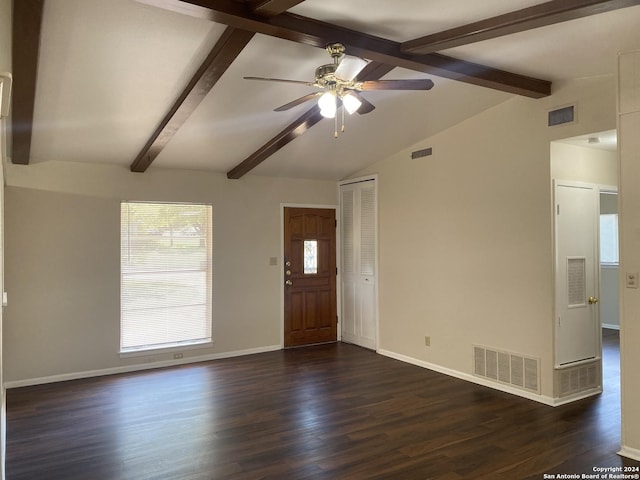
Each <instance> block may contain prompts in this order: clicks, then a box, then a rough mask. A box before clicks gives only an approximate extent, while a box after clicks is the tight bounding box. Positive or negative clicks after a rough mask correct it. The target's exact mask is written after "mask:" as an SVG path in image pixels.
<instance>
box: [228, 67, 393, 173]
mask: <svg viewBox="0 0 640 480" xmlns="http://www.w3.org/2000/svg"><path fill="white" fill-rule="evenodd" d="M393 69H394V67H393V66H391V65H384V64H381V63H377V62H371V63H369V64H368V65H367V66H366V67H365V68H364V69H363V70H362V71H361V72H360V74H359V75H358V80H361V81H364V80H378V79H380V78H382V77H383V76H384V75H386V74H387V73H389V72H390V71H391V70H393ZM322 118H323V117H322V115H321V114H320V108H319V107H318V104H317V103H316V104H315V105H314V106H313V107H312V108H310V109H309V110H308V111H306V112H305V113H304V114H302V115H301V116H300V117H298V118H297V119H296V120H295V121H293V122H292V123H290V124H289V125H287V126H286V127H285V128H284V130H282V131H281V132H280V133H278V134H277V135H276V136H274V137H273V138H271V139H270V140H269V141H268V142H267V143H265V144H264V145H262V146H261V147H260V148H259V149H258V150H256V151H255V152H253V153H252V154H251V155H249V156H248V157H247V158H246V159H244V160H243V161H242V162H240V163H239V164H238V165H236V166H235V167H234V168H232V169H231V170H229V171H228V172H227V178H229V179H232V180H237V179H239V178H241V177H243V176H244V175H246V174H247V173H249V172H250V171H251V170H253V169H254V168H256V167H257V166H258V165H260V164H261V163H262V162H264V161H265V160H266V159H267V158H269V157H270V156H271V155H273V154H274V153H276V152H277V151H278V150H280V149H281V148H282V147H284V146H285V145H287V144H288V143H291V142H292V141H294V140H295V139H296V138H298V137H299V136H300V135H302V134H303V133H305V132H306V131H307V130H309V129H310V128H311V127H313V126H314V125H315V124H316V123H318V122H319V121H320V120H322Z"/></svg>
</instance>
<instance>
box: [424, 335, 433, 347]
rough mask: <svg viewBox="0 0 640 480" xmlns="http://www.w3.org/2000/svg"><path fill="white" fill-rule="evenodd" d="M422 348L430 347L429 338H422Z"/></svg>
mask: <svg viewBox="0 0 640 480" xmlns="http://www.w3.org/2000/svg"><path fill="white" fill-rule="evenodd" d="M424 346H425V347H430V346H431V337H426V336H425V337H424Z"/></svg>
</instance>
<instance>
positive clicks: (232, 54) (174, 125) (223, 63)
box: [130, 27, 255, 172]
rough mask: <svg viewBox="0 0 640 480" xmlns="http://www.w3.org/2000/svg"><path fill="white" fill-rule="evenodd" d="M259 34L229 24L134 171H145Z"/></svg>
mask: <svg viewBox="0 0 640 480" xmlns="http://www.w3.org/2000/svg"><path fill="white" fill-rule="evenodd" d="M254 35H255V34H254V33H253V32H247V31H246V30H238V29H235V28H231V27H228V28H227V29H226V30H225V31H224V32H223V34H222V36H221V37H220V39H219V40H218V41H217V42H216V44H215V45H214V47H213V49H212V50H211V52H210V53H209V55H208V56H207V58H206V59H205V61H204V62H203V63H202V65H201V66H200V68H199V69H198V71H197V72H196V73H195V74H194V75H193V77H192V78H191V80H190V81H189V83H188V84H187V86H186V87H185V89H184V90H183V91H182V93H181V94H180V96H179V97H178V98H177V99H176V101H175V102H174V103H173V105H172V106H171V108H170V109H169V111H168V112H167V114H166V115H165V116H164V118H163V119H162V121H161V122H160V124H159V125H158V127H157V128H156V129H155V130H154V132H153V134H152V135H151V137H150V138H149V140H148V141H147V143H146V144H145V146H144V147H143V149H142V150H141V151H140V153H139V154H138V156H137V157H136V159H135V160H134V161H133V163H132V164H131V167H130V168H131V171H132V172H144V171H146V169H147V168H149V165H151V163H152V162H153V161H154V160H155V159H156V157H157V156H158V155H159V154H160V152H162V150H163V149H164V147H165V146H166V145H167V144H168V143H169V140H171V138H173V136H174V135H175V134H176V132H177V131H178V130H179V129H180V127H182V125H184V123H185V122H186V121H187V119H188V118H189V116H191V114H192V113H193V111H194V110H195V109H196V108H197V107H198V105H200V103H201V102H202V100H204V98H205V97H206V96H207V94H208V93H209V92H210V91H211V89H212V88H213V86H214V85H215V84H216V83H217V82H218V80H219V79H220V77H222V74H223V73H224V72H225V71H226V70H227V68H229V66H230V65H231V64H232V63H233V61H234V60H235V59H236V57H237V56H238V55H239V54H240V52H241V51H242V49H243V48H244V47H245V46H246V45H247V43H249V41H250V40H251V39H252V38H253V36H254Z"/></svg>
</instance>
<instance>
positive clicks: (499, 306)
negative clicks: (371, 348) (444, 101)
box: [357, 78, 615, 398]
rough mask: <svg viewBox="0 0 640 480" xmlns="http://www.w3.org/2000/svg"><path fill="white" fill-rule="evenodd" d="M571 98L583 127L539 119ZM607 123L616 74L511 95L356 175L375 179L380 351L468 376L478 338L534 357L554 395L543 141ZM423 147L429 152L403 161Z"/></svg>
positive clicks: (610, 123) (546, 393) (611, 118)
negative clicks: (542, 94) (540, 95)
mask: <svg viewBox="0 0 640 480" xmlns="http://www.w3.org/2000/svg"><path fill="white" fill-rule="evenodd" d="M573 102H578V105H579V113H578V114H579V117H580V123H579V124H572V125H567V126H562V127H553V128H548V127H547V126H546V124H547V111H548V110H549V109H552V108H553V107H556V106H560V105H566V104H568V103H573ZM611 128H615V83H614V80H613V78H600V79H598V80H584V81H579V82H575V83H572V84H566V85H560V86H558V87H557V89H556V91H555V93H554V95H553V96H551V97H550V98H547V99H543V100H538V101H535V100H529V99H524V98H513V99H512V100H510V101H508V102H505V103H503V104H501V105H498V106H496V107H494V108H491V109H489V110H487V111H485V112H483V113H481V114H480V115H477V116H476V117H474V118H471V119H469V120H467V121H465V122H463V123H461V124H459V125H457V126H454V127H452V128H450V129H449V130H447V131H444V132H441V133H439V134H437V135H435V136H433V137H431V138H427V139H425V140H424V141H423V142H420V143H419V144H416V145H414V146H413V147H411V148H408V149H406V150H404V151H402V152H399V153H398V154H397V155H394V156H393V157H390V158H388V159H386V160H384V161H381V162H378V163H376V164H375V165H373V166H371V167H370V168H368V169H366V170H364V171H361V172H358V173H357V175H363V174H368V173H378V175H379V177H378V178H379V202H380V203H379V217H380V218H379V225H380V227H379V228H380V233H379V236H380V280H379V285H380V299H379V302H380V348H381V349H382V350H387V351H390V352H393V353H395V354H398V355H402V356H405V357H409V358H411V359H414V360H417V361H419V362H424V363H426V364H431V365H436V366H438V367H441V368H442V369H448V370H451V371H454V372H459V373H462V374H467V375H468V374H471V373H472V358H473V357H472V345H474V344H477V345H485V346H489V347H493V348H496V349H500V350H507V351H511V352H515V353H520V354H524V355H528V356H533V357H539V358H540V359H541V361H542V374H541V377H542V396H543V397H547V398H549V397H552V396H553V376H552V371H553V259H552V215H551V212H552V207H551V172H550V153H549V151H550V148H549V143H550V141H551V140H556V139H559V138H567V137H571V136H577V135H579V134H581V133H587V132H593V131H602V130H607V129H611ZM425 147H432V148H433V156H431V157H426V158H421V159H418V160H412V159H411V156H410V152H411V151H412V150H418V149H420V148H425ZM425 335H429V336H430V337H431V346H430V347H425V343H424V336H425Z"/></svg>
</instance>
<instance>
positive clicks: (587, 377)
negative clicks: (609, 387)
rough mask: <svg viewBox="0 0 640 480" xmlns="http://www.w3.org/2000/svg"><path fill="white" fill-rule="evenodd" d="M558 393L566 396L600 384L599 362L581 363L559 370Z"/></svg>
mask: <svg viewBox="0 0 640 480" xmlns="http://www.w3.org/2000/svg"><path fill="white" fill-rule="evenodd" d="M557 376H558V394H559V396H560V397H566V396H567V395H572V394H574V393H579V392H584V391H585V390H591V389H594V388H598V387H599V386H600V371H599V364H598V363H590V364H587V365H579V366H577V367H572V368H564V369H562V370H558V373H557Z"/></svg>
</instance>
